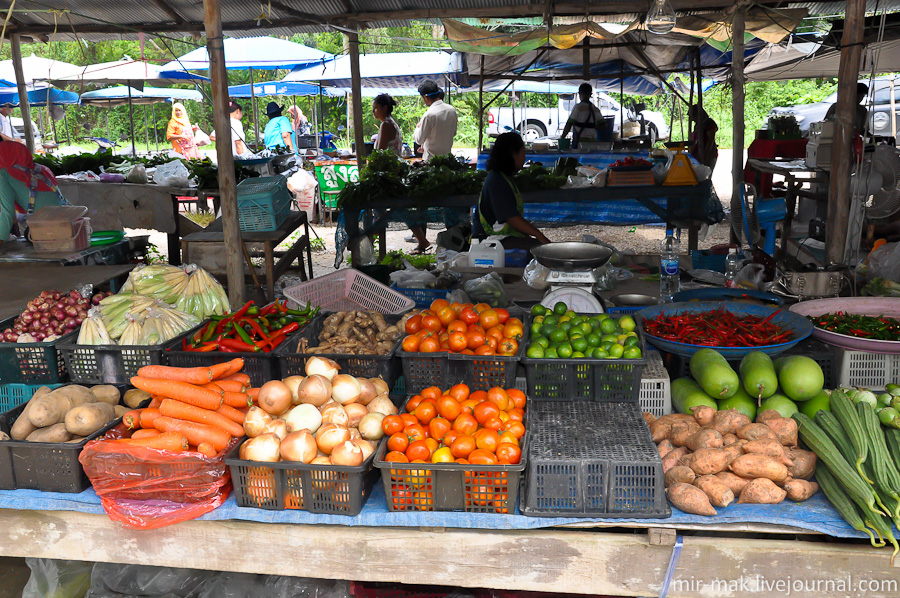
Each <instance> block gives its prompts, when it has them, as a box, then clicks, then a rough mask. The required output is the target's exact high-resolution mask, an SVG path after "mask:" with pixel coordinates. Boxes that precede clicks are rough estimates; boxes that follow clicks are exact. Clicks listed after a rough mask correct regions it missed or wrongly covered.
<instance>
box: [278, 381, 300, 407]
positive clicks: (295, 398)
mask: <svg viewBox="0 0 900 598" xmlns="http://www.w3.org/2000/svg"><path fill="white" fill-rule="evenodd" d="M303 378H304V376H288V377H287V378H285V379H284V380H282V382H284V383H285V384H286V385H287V387H288V388H289V389H291V403H293V404H294V405H299V404H300V396H299V395H298V394H297V391H298V390H299V389H300V383H301V382H303Z"/></svg>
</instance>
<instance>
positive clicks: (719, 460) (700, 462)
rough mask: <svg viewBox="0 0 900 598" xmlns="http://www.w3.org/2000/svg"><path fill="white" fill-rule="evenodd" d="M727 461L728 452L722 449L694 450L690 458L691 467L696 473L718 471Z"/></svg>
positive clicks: (703, 473) (704, 473) (708, 473)
mask: <svg viewBox="0 0 900 598" xmlns="http://www.w3.org/2000/svg"><path fill="white" fill-rule="evenodd" d="M727 463H728V453H726V452H725V451H724V450H723V449H717V448H704V449H700V450H699V451H696V452H695V453H694V454H693V456H692V458H691V469H693V470H694V473H696V474H697V475H710V474H714V473H719V472H720V471H722V470H723V469H725V467H726V466H727Z"/></svg>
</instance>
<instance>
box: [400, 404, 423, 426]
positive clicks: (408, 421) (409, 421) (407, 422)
mask: <svg viewBox="0 0 900 598" xmlns="http://www.w3.org/2000/svg"><path fill="white" fill-rule="evenodd" d="M419 402H420V403H421V401H419ZM400 419H402V420H403V427H404V428H405V427H406V426H414V425H416V424H417V423H419V420H417V419H416V416H415V415H413V414H412V413H401V414H400Z"/></svg>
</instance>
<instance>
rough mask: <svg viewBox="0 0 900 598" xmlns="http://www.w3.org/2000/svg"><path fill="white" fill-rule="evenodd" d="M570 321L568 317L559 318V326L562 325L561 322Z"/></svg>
mask: <svg viewBox="0 0 900 598" xmlns="http://www.w3.org/2000/svg"><path fill="white" fill-rule="evenodd" d="M571 320H572V318H570V317H569V316H559V323H560V324H562V323H563V322H570V321H571Z"/></svg>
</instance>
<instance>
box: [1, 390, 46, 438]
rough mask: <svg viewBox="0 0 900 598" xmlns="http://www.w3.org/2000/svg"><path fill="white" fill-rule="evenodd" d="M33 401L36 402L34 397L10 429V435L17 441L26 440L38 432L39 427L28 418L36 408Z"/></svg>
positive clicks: (26, 404)
mask: <svg viewBox="0 0 900 598" xmlns="http://www.w3.org/2000/svg"><path fill="white" fill-rule="evenodd" d="M44 394H46V393H44ZM38 398H40V397H38ZM32 401H34V398H33V397H32V399H31V400H30V401H28V402H27V403H25V409H24V410H23V411H22V413H20V414H19V417H17V418H16V421H14V422H13V425H12V426H11V427H10V429H9V435H10V436H12V437H13V438H14V439H16V440H25V439H26V438H28V435H29V434H31V433H32V432H34V431H35V430H37V426H35V425H34V424H33V423H31V419H30V418H29V417H28V413H29V411H30V410H31V408H32V407H33V406H34V403H33V402H32Z"/></svg>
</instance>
